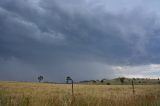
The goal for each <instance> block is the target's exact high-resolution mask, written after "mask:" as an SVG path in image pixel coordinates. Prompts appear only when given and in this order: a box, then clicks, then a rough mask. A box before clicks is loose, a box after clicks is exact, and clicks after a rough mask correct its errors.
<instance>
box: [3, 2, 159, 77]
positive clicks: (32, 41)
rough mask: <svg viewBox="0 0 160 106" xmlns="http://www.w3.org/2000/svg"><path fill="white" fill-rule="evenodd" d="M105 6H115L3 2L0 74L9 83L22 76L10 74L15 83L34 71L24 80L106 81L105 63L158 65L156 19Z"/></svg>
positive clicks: (141, 11) (137, 10)
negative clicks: (41, 77) (32, 77)
mask: <svg viewBox="0 0 160 106" xmlns="http://www.w3.org/2000/svg"><path fill="white" fill-rule="evenodd" d="M105 3H106V4H107V3H110V4H114V3H113V2H111V1H108V2H106V1H102V0H101V1H100V2H97V1H95V0H93V1H90V0H89V1H87V0H81V1H75V0H70V1H66V0H61V1H56V0H45V1H42V0H35V1H31V0H14V1H13V0H1V1H0V63H1V66H3V67H1V68H0V70H1V73H2V74H1V75H2V76H3V75H4V76H6V79H7V77H8V74H11V72H13V73H14V72H16V73H19V74H18V75H17V74H11V76H14V77H15V79H16V76H25V75H22V73H23V72H26V71H27V70H30V71H27V72H26V73H27V74H26V76H29V75H31V74H32V75H38V74H43V75H45V76H47V78H48V80H53V79H58V78H59V79H61V78H62V77H65V76H66V75H68V74H69V75H73V76H75V77H76V78H75V79H77V80H79V79H86V78H88V79H91V78H101V77H105V76H103V75H100V73H102V72H104V70H106V72H107V75H108V76H107V77H113V76H111V75H109V73H110V74H113V71H112V69H110V68H106V65H105V64H108V65H109V64H110V65H141V64H150V63H152V64H159V63H160V59H159V58H160V55H159V54H160V50H159V48H160V45H159V40H160V38H159V34H160V32H159V28H160V24H159V22H158V20H159V19H158V16H157V15H156V14H154V13H151V12H148V11H147V10H146V11H145V10H144V9H143V8H139V7H136V6H130V7H125V8H128V10H129V11H124V10H123V9H122V10H123V11H121V10H119V11H117V10H116V12H115V10H114V9H113V8H110V10H109V9H107V8H106V5H104V4H105ZM129 4H130V5H131V3H129ZM135 4H136V3H135ZM117 8H122V7H120V6H117ZM144 8H145V7H144ZM8 62H9V63H8ZM2 63H3V64H2ZM4 63H5V65H4ZM15 63H18V65H17V64H16V65H14V64H15ZM11 64H13V65H11ZM72 64H73V65H72ZM7 65H8V66H9V67H13V70H15V71H12V70H11V68H7ZM21 65H22V66H21ZM14 66H15V67H19V66H21V67H19V68H14ZM23 68H24V71H22V69H23ZM33 72H34V74H33ZM81 72H86V73H88V75H90V77H87V75H86V74H83V73H81ZM80 73H81V75H80ZM98 73H99V76H97V75H98ZM52 75H53V77H54V78H52ZM83 77H84V78H83ZM2 79H5V78H4V77H2ZM13 79H14V78H13ZM17 79H21V77H19V78H18V77H17ZM25 79H27V78H25ZM46 80H47V79H46Z"/></svg>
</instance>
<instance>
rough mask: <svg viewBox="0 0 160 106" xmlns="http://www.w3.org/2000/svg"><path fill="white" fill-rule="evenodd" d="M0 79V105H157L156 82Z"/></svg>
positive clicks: (158, 88) (159, 105) (159, 88)
mask: <svg viewBox="0 0 160 106" xmlns="http://www.w3.org/2000/svg"><path fill="white" fill-rule="evenodd" d="M135 90H136V92H135V94H133V93H132V86H130V85H80V84H79V85H78V84H77V85H74V97H73V96H72V95H71V85H68V84H45V83H22V82H4V81H3V82H0V106H160V85H136V86H135Z"/></svg>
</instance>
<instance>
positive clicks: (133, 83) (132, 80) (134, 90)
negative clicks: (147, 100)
mask: <svg viewBox="0 0 160 106" xmlns="http://www.w3.org/2000/svg"><path fill="white" fill-rule="evenodd" d="M132 89H133V94H135V90H134V82H133V80H132Z"/></svg>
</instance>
